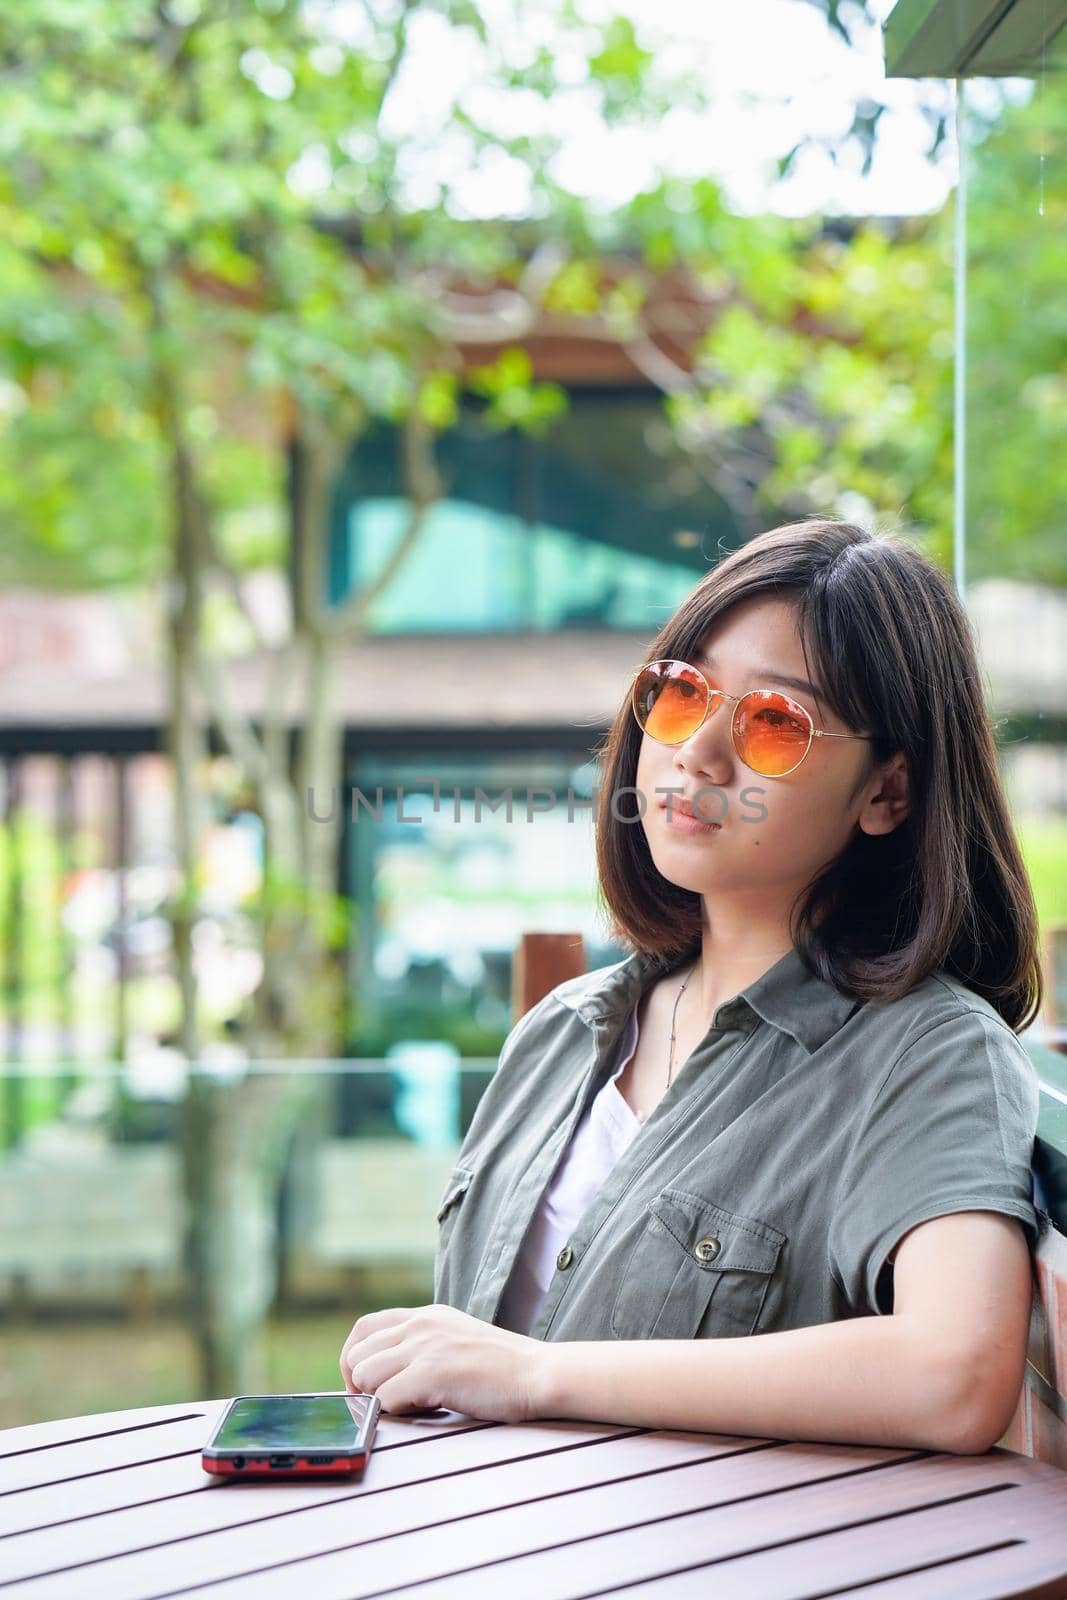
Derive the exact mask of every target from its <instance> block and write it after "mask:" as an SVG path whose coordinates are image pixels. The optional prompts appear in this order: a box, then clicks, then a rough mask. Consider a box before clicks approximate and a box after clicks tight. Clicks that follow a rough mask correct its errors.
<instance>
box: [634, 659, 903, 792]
mask: <svg viewBox="0 0 1067 1600" xmlns="http://www.w3.org/2000/svg"><path fill="white" fill-rule="evenodd" d="M669 666H675V667H685V668H687V669H688V671H690V672H695V673H696V674H697V675H698V677H699V678H700V679H701V680H702V681H703V684H704V688H705V690H706V692H707V697H708V698H707V704H706V705H705V707H704V715H703V716H702V717H701V719H700V721H699V722H698V723H697V725H696V727H695V728H694V729H693V732H692V733H687V734H686V735H685V738H684V739H677V740H674V741H671V740H669V739H657V738H656V735H655V734H654V733H649V732H648V730H647V728H645V727H644V726H643V725H642V722H641V718H640V717H639V716H638V714H637V705H636V700H635V696H636V694H637V680H638V678H639V677H640V676H641V674H642V672H647V671H648V669H649V667H669ZM752 694H778V695H781V697H782V699H783V700H788V701H789V704H790V706H795V707H796V709H797V710H798V711H799V712H800V713H801V715H802V716H803V717H804V718H805V719H806V721H807V724H808V742H807V745H806V746H805V748H804V754H803V755H802V756H801V757H800V760H799V761H796V762H795V763H794V764H793V766H791V767H789V768H788V769H787V770H786V771H785V772H760V770H759V768H758V767H754V766H752V765H751V763H749V762H748V761H746V760H745V758H744V756H743V755H742V754H741V751H740V750H739V749H738V742H737V708H738V706H739V705H740V704H741V702H742V700H747V699H748V697H749V695H752ZM718 699H722V700H731V701H732V702H733V707H734V709H733V714H732V716H731V717H730V742H731V744H732V745H733V747H734V753H735V755H736V756H737V759H738V761H740V762H741V764H742V765H743V766H746V767H748V770H749V772H754V773H756V775H757V777H760V778H788V777H789V776H790V774H791V773H794V772H795V771H796V770H797V767H799V766H800V765H801V763H802V762H803V761H805V760H806V759H807V756H808V753H809V751H810V750H811V747H812V745H813V744H814V743H815V741H816V739H863V740H865V741H868V742H869V741H871V740H873V739H874V738H875V735H874V734H873V733H831V732H830V730H829V729H828V728H817V727H816V726H815V722H814V719H813V717H812V715H811V712H810V711H809V710H808V708H807V706H802V705H801V704H800V701H799V700H794V699H792V698H791V696H789V695H787V694H786V693H785V691H784V690H783V689H746V690H745V692H744V694H729V693H728V692H727V691H726V690H725V689H714V688H712V686H711V684H710V683H709V682H708V680H707V676H706V674H705V673H704V672H703V670H702V669H701V668H700V667H697V666H694V664H693V662H691V661H682V660H680V659H679V658H678V657H676V656H667V657H662V658H657V660H655V661H646V662H645V664H644V666H641V667H638V669H637V671H636V672H635V673H634V675H633V677H632V679H631V682H630V709H631V711H632V712H633V716H634V721H635V722H636V723H637V726H638V727H639V728H640V729H641V732H642V734H644V735H645V736H646V737H647V738H649V739H652V740H654V741H655V743H656V744H662V745H665V746H666V747H667V748H668V749H670V750H677V749H678V747H679V745H683V744H685V743H686V742H687V740H689V739H691V738H692V737H693V734H694V733H699V732H700V730H701V728H702V727H703V726H704V724H705V722H707V720H708V718H709V717H710V715H711V712H712V708H713V706H714V705H715V704H716V702H717V700H718Z"/></svg>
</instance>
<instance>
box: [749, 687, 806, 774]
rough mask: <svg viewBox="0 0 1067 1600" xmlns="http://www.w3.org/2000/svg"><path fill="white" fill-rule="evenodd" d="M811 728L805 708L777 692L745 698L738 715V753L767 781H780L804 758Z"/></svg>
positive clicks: (757, 692)
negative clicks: (779, 779)
mask: <svg viewBox="0 0 1067 1600" xmlns="http://www.w3.org/2000/svg"><path fill="white" fill-rule="evenodd" d="M811 727H812V724H811V719H810V718H809V716H808V714H807V712H806V711H805V710H804V707H803V706H798V705H797V703H796V701H795V700H790V699H789V697H788V696H787V695H784V694H778V693H777V692H776V691H775V690H773V689H753V690H751V692H750V693H749V694H746V695H742V697H741V699H740V700H739V701H738V703H737V707H736V710H735V712H734V737H735V739H736V740H737V753H738V755H739V756H740V757H741V760H742V761H743V762H744V763H745V765H746V766H747V767H751V768H752V770H753V771H754V772H759V773H762V774H763V776H764V777H765V778H780V777H782V776H783V775H784V774H785V773H787V772H790V771H791V770H792V769H793V767H795V766H797V765H798V763H799V762H801V761H802V760H803V759H804V757H805V755H806V754H807V751H808V746H809V745H810V743H811Z"/></svg>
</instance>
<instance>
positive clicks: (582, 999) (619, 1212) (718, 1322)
mask: <svg viewBox="0 0 1067 1600" xmlns="http://www.w3.org/2000/svg"><path fill="white" fill-rule="evenodd" d="M675 964H676V963H675ZM671 969H672V963H669V962H665V961H663V960H662V959H660V958H658V957H654V956H648V955H644V954H640V953H639V954H636V955H632V956H629V957H627V958H626V959H625V960H623V961H620V962H618V963H616V964H615V965H614V966H609V967H602V968H600V969H599V970H597V971H595V972H590V973H586V974H583V975H582V976H581V977H578V978H571V979H568V980H567V981H566V982H564V983H561V984H559V985H557V987H556V988H555V989H553V990H552V992H551V993H550V994H548V995H546V996H545V998H544V999H543V1000H541V1001H540V1002H539V1003H538V1004H537V1005H535V1006H534V1007H532V1009H531V1010H530V1011H528V1012H527V1013H526V1015H525V1016H524V1017H522V1018H521V1019H520V1020H519V1022H518V1023H517V1024H516V1025H515V1027H514V1028H513V1029H512V1031H511V1033H510V1034H509V1035H508V1038H507V1040H506V1041H505V1044H504V1048H503V1050H502V1052H501V1054H500V1058H499V1062H498V1065H497V1069H496V1071H495V1073H494V1075H493V1077H492V1079H491V1080H490V1082H489V1084H488V1085H487V1087H486V1090H485V1092H484V1094H483V1095H482V1098H481V1100H480V1101H479V1103H478V1107H477V1109H476V1111H475V1114H474V1117H473V1119H472V1121H471V1124H470V1127H469V1129H468V1130H467V1134H466V1137H465V1138H464V1139H463V1142H462V1144H461V1146H460V1149H459V1152H458V1157H457V1161H456V1165H455V1168H454V1170H453V1172H452V1173H451V1175H450V1178H449V1181H448V1183H447V1184H446V1186H445V1191H444V1193H443V1195H442V1197H441V1201H440V1205H439V1208H438V1213H437V1220H438V1223H439V1228H440V1232H439V1238H438V1247H437V1256H436V1261H435V1272H434V1299H435V1301H438V1302H441V1303H444V1304H447V1305H453V1306H457V1307H458V1308H459V1309H460V1310H463V1311H466V1312H468V1313H470V1314H471V1315H472V1316H476V1317H480V1318H481V1319H482V1320H483V1321H487V1322H492V1321H493V1320H495V1318H496V1315H497V1311H498V1308H499V1306H500V1301H501V1297H502V1295H503V1291H504V1288H505V1285H506V1283H507V1281H508V1277H509V1274H510V1272H511V1269H512V1267H513V1265H514V1263H515V1260H516V1258H517V1256H518V1254H519V1251H520V1248H521V1246H522V1243H523V1240H524V1238H525V1235H526V1233H527V1230H528V1229H529V1227H530V1224H531V1222H532V1220H533V1218H534V1215H535V1213H536V1211H537V1208H538V1203H539V1201H540V1199H541V1196H542V1194H543V1193H544V1191H545V1189H546V1187H547V1186H548V1184H549V1182H550V1180H551V1178H552V1175H553V1173H554V1171H555V1168H556V1166H557V1163H558V1162H559V1160H560V1158H561V1156H562V1154H563V1152H564V1150H565V1149H566V1148H567V1145H568V1142H569V1140H570V1137H571V1135H572V1133H573V1132H574V1130H575V1128H576V1126H577V1124H578V1121H579V1119H580V1117H581V1115H582V1113H583V1111H584V1109H585V1106H586V1104H587V1103H588V1101H589V1099H590V1098H591V1096H592V1095H593V1094H595V1093H596V1091H597V1090H598V1089H599V1087H600V1085H601V1083H602V1081H603V1079H604V1077H605V1076H606V1075H607V1073H608V1071H610V1068H611V1063H612V1057H613V1053H614V1046H615V1044H616V1042H617V1041H618V1039H619V1036H620V1034H621V1032H622V1029H623V1027H624V1025H625V1023H626V1020H627V1018H628V1016H629V1014H630V1011H631V1010H632V1008H633V1007H634V1005H635V1004H636V1003H637V1001H638V1000H639V998H640V996H641V994H642V992H643V991H644V989H645V988H647V987H648V986H649V985H650V984H651V983H652V982H653V981H655V979H657V978H658V977H661V976H662V975H663V974H664V973H666V972H668V971H670V970H671ZM1037 1113H1038V1085H1037V1077H1036V1074H1035V1071H1034V1068H1033V1066H1032V1064H1031V1061H1030V1058H1029V1056H1028V1054H1027V1052H1026V1050H1025V1049H1024V1047H1023V1045H1022V1044H1021V1042H1020V1041H1019V1039H1018V1038H1017V1037H1016V1035H1015V1034H1014V1033H1013V1032H1012V1030H1011V1029H1010V1028H1009V1027H1008V1026H1007V1024H1006V1023H1005V1022H1004V1021H1003V1019H1002V1018H1001V1017H1000V1016H999V1015H998V1013H997V1012H996V1011H995V1010H994V1009H993V1007H992V1006H991V1005H989V1003H988V1002H987V1001H985V1000H984V999H983V998H982V997H981V996H979V995H978V994H976V993H975V992H974V991H972V990H971V989H968V988H967V987H966V986H965V985H963V984H962V983H960V982H958V981H957V980H956V979H954V978H952V977H950V976H949V975H948V974H947V973H945V972H944V971H941V970H939V971H937V972H935V973H932V974H930V975H929V976H928V977H927V978H926V979H925V980H924V981H923V982H922V983H920V984H918V985H916V986H915V988H914V989H912V990H911V992H910V993H909V994H907V995H906V996H904V998H902V999H900V1000H897V1001H893V1002H891V1003H888V1004H885V1003H879V1002H873V1001H871V1002H863V1001H858V1000H855V999H850V998H847V997H846V996H844V995H842V994H841V993H840V992H839V991H838V990H837V989H835V988H833V987H832V986H831V985H829V984H827V983H825V982H823V980H822V979H820V978H818V977H816V976H815V975H814V974H813V973H812V972H810V971H809V970H808V968H807V966H806V965H805V964H804V962H803V960H802V958H801V956H800V954H799V952H798V951H797V950H795V949H793V950H790V951H789V952H787V953H786V954H785V955H784V956H783V957H782V958H781V959H780V960H779V961H778V962H776V963H775V965H774V966H772V967H770V968H769V969H768V970H767V971H766V972H764V973H763V974H762V975H761V976H760V977H759V978H757V979H756V981H755V982H754V983H751V984H749V986H748V987H747V988H746V989H744V990H743V991H742V992H741V993H740V994H739V995H737V996H735V997H734V998H733V999H731V1000H728V1001H725V1002H724V1003H723V1004H722V1005H720V1006H719V1008H718V1010H717V1011H716V1012H715V1016H714V1018H713V1021H712V1025H711V1027H710V1028H709V1030H708V1032H707V1034H706V1035H705V1036H704V1038H703V1039H702V1040H701V1042H700V1044H699V1045H698V1046H697V1047H696V1049H695V1050H694V1051H693V1053H692V1055H691V1056H690V1057H689V1058H688V1060H686V1062H685V1063H684V1065H683V1066H682V1068H681V1070H679V1071H678V1073H677V1075H676V1077H675V1078H674V1081H673V1082H672V1083H671V1085H670V1087H669V1088H668V1089H667V1090H666V1092H665V1093H664V1094H663V1096H662V1098H661V1099H660V1101H659V1103H658V1104H657V1105H656V1107H655V1109H654V1110H653V1111H652V1113H651V1115H650V1116H649V1117H648V1119H647V1121H646V1122H645V1123H644V1124H643V1125H642V1127H641V1128H640V1130H639V1131H638V1133H637V1134H636V1136H635V1137H634V1139H633V1141H632V1143H631V1144H630V1145H629V1147H628V1148H627V1149H626V1150H625V1151H624V1152H623V1154H622V1156H621V1157H620V1158H619V1160H618V1162H617V1163H616V1165H615V1166H614V1167H613V1168H612V1170H611V1171H610V1172H609V1174H608V1175H607V1177H606V1178H605V1180H604V1183H603V1185H602V1187H601V1188H600V1190H599V1191H598V1193H597V1194H596V1196H595V1198H594V1200H593V1201H592V1203H591V1204H590V1206H589V1208H588V1210H587V1211H586V1212H585V1214H584V1215H583V1216H582V1217H581V1219H580V1221H579V1222H578V1224H577V1225H576V1227H575V1228H574V1230H573V1232H572V1233H571V1235H570V1238H569V1239H568V1241H567V1243H566V1245H565V1246H564V1247H563V1249H562V1250H561V1251H560V1253H559V1255H558V1256H557V1258H556V1270H555V1272H554V1274H553V1277H552V1280H551V1282H550V1284H549V1287H548V1290H547V1292H546V1293H545V1296H544V1298H543V1300H542V1302H541V1305H540V1308H539V1310H538V1312H537V1315H536V1317H535V1320H534V1322H533V1324H532V1325H531V1327H530V1330H529V1331H530V1334H531V1336H532V1337H534V1338H541V1339H648V1338H662V1339H688V1338H719V1337H723V1336H730V1335H739V1334H750V1333H766V1332H771V1331H774V1330H778V1329H784V1328H799V1327H804V1326H807V1325H809V1324H813V1323H821V1322H832V1321H836V1320H837V1319H839V1318H842V1317H849V1316H857V1315H859V1316H862V1315H871V1314H885V1313H888V1312H890V1311H892V1308H893V1301H892V1272H893V1268H892V1265H891V1264H888V1265H887V1263H886V1257H887V1256H888V1255H889V1253H890V1251H891V1250H892V1248H893V1246H894V1244H895V1243H896V1242H897V1240H898V1239H900V1237H901V1235H902V1234H903V1233H905V1232H906V1231H907V1230H908V1229H909V1228H911V1227H913V1226H914V1225H915V1224H916V1223H918V1222H922V1221H924V1220H927V1219H929V1218H931V1217H937V1216H942V1215H944V1214H945V1213H947V1212H953V1211H969V1210H987V1211H999V1212H1003V1213H1005V1214H1006V1215H1008V1216H1011V1217H1017V1218H1018V1219H1019V1221H1020V1222H1021V1223H1022V1224H1023V1226H1024V1228H1025V1230H1026V1235H1027V1240H1028V1243H1029V1244H1030V1246H1031V1249H1032V1248H1033V1246H1034V1245H1035V1244H1036V1243H1037V1240H1038V1238H1039V1237H1040V1235H1041V1233H1042V1232H1043V1230H1044V1226H1045V1225H1046V1222H1047V1219H1046V1218H1045V1215H1044V1213H1043V1212H1039V1211H1038V1210H1037V1209H1036V1208H1035V1205H1034V1200H1033V1186H1032V1179H1031V1168H1030V1162H1031V1155H1032V1150H1033V1142H1034V1135H1035V1132H1036V1128H1037ZM883 1269H884V1272H883Z"/></svg>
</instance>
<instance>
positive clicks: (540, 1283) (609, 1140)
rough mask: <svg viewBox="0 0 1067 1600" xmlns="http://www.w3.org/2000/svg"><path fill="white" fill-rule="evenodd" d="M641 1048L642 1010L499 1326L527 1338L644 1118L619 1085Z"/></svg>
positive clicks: (578, 1135) (579, 1137) (584, 1123)
mask: <svg viewBox="0 0 1067 1600" xmlns="http://www.w3.org/2000/svg"><path fill="white" fill-rule="evenodd" d="M636 1048H637V1008H636V1006H635V1007H634V1009H633V1011H631V1013H630V1017H629V1020H628V1022H627V1024H626V1026H625V1028H624V1029H623V1031H622V1034H621V1036H620V1039H619V1044H618V1047H617V1049H618V1054H617V1065H616V1067H615V1070H614V1071H613V1072H612V1074H611V1076H610V1077H609V1078H608V1079H607V1081H606V1082H605V1083H604V1084H603V1085H602V1086H601V1088H600V1089H599V1091H598V1092H597V1094H596V1095H595V1096H594V1097H593V1099H592V1100H591V1101H590V1102H589V1104H588V1105H587V1106H586V1108H585V1112H584V1113H583V1115H582V1118H581V1120H580V1122H579V1123H578V1126H577V1127H576V1128H575V1130H574V1134H573V1135H572V1137H571V1141H570V1143H569V1145H568V1146H567V1148H566V1150H564V1152H563V1154H562V1155H561V1156H560V1159H559V1161H558V1162H557V1164H556V1168H555V1172H554V1173H553V1175H552V1177H551V1178H550V1179H549V1183H548V1187H547V1188H546V1190H545V1192H544V1194H543V1195H542V1197H541V1203H540V1205H539V1206H538V1208H537V1212H536V1214H535V1216H534V1219H533V1221H532V1222H531V1224H530V1228H529V1232H528V1233H527V1235H526V1239H525V1241H524V1243H523V1247H522V1249H521V1250H520V1252H519V1254H518V1256H517V1257H516V1260H515V1265H514V1266H513V1268H512V1271H511V1276H510V1277H509V1278H508V1281H507V1285H506V1287H505V1289H504V1293H503V1296H502V1297H501V1301H500V1307H499V1311H498V1314H497V1318H496V1321H497V1325H498V1326H499V1327H502V1328H509V1329H511V1331H512V1332H514V1333H528V1332H529V1330H530V1328H531V1327H532V1326H533V1322H534V1318H535V1317H536V1315H537V1311H538V1308H539V1306H540V1304H541V1300H542V1298H543V1296H544V1293H545V1290H546V1289H547V1288H548V1285H549V1283H550V1282H551V1281H552V1276H553V1274H554V1273H555V1270H556V1257H557V1255H558V1254H559V1252H560V1250H561V1249H562V1247H563V1246H564V1245H565V1244H566V1242H567V1240H568V1239H569V1238H570V1236H571V1234H572V1233H573V1232H574V1228H575V1225H576V1224H577V1223H578V1222H579V1221H580V1220H581V1218H582V1217H583V1216H584V1215H585V1213H586V1211H587V1210H588V1209H589V1206H590V1205H591V1204H592V1202H593V1200H594V1199H595V1197H596V1195H597V1192H598V1191H599V1189H600V1186H601V1184H602V1183H603V1182H604V1179H605V1178H606V1177H607V1175H608V1173H609V1172H610V1171H611V1169H612V1167H613V1166H614V1165H615V1163H616V1162H617V1161H618V1159H619V1157H620V1156H621V1155H622V1153H623V1151H624V1150H625V1149H626V1148H627V1146H628V1145H629V1144H631V1143H632V1141H633V1140H634V1139H635V1138H636V1136H637V1134H638V1133H639V1132H640V1131H641V1127H642V1124H643V1123H644V1118H643V1117H639V1116H638V1115H637V1113H636V1112H635V1111H632V1110H631V1108H630V1107H629V1106H628V1105H627V1103H626V1101H625V1100H624V1099H623V1097H622V1094H621V1092H620V1090H619V1088H618V1085H617V1083H616V1081H615V1080H616V1079H617V1078H618V1076H619V1074H620V1073H621V1072H622V1071H623V1070H624V1068H625V1067H626V1066H627V1065H628V1063H629V1062H630V1060H631V1058H632V1056H633V1053H634V1051H635V1050H636Z"/></svg>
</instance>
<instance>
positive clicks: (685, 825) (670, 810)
mask: <svg viewBox="0 0 1067 1600" xmlns="http://www.w3.org/2000/svg"><path fill="white" fill-rule="evenodd" d="M662 809H663V815H664V817H665V818H666V821H667V826H668V827H669V828H676V829H677V830H678V831H679V833H703V834H708V835H710V834H713V833H718V831H719V829H720V828H721V827H722V823H721V822H701V821H700V819H699V817H694V816H693V814H692V813H691V812H689V811H683V810H682V809H681V807H680V806H679V804H678V802H677V801H675V803H674V804H673V805H670V806H667V805H665V806H664V807H663V808H662Z"/></svg>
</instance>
